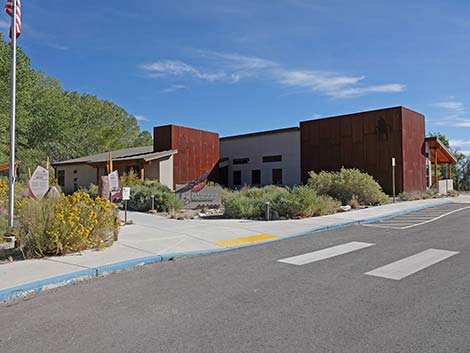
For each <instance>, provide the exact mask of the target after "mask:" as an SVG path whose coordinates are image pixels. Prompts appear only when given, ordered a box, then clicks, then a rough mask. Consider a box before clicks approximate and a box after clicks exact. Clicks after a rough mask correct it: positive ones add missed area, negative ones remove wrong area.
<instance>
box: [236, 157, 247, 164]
mask: <svg viewBox="0 0 470 353" xmlns="http://www.w3.org/2000/svg"><path fill="white" fill-rule="evenodd" d="M248 163H250V158H234V159H233V164H248Z"/></svg>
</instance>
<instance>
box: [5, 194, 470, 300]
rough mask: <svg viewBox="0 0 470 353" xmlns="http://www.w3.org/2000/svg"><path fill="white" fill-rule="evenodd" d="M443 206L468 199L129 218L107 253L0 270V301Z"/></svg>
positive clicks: (29, 262)
mask: <svg viewBox="0 0 470 353" xmlns="http://www.w3.org/2000/svg"><path fill="white" fill-rule="evenodd" d="M448 202H462V203H470V196H468V195H467V196H460V197H459V198H452V199H433V200H420V201H412V202H401V203H397V204H390V205H385V206H379V207H372V208H368V209H363V210H358V211H350V212H345V213H338V214H334V215H328V216H323V217H314V218H308V219H302V220H288V221H271V222H264V221H251V220H226V219H210V220H209V219H198V220H184V221H179V220H173V219H168V218H164V217H161V216H158V215H149V214H143V213H136V212H131V213H130V214H129V217H128V218H129V219H130V220H132V221H133V222H134V224H133V225H127V226H123V227H122V228H121V231H120V235H119V240H118V241H117V242H116V243H115V244H114V245H113V246H112V247H110V248H108V249H105V250H102V251H84V252H82V253H80V254H72V255H67V256H60V257H51V258H45V259H39V260H25V261H18V262H12V263H6V264H1V265H0V301H3V300H7V299H10V298H12V297H15V296H18V295H22V294H25V293H28V292H31V291H40V290H42V289H45V288H47V287H50V286H56V285H60V284H63V283H66V282H70V281H73V280H77V279H80V278H84V277H93V276H98V275H100V274H104V273H108V272H113V271H116V270H120V269H124V268H129V267H133V266H137V265H141V264H146V263H152V262H160V261H165V260H168V259H172V258H175V257H178V256H189V255H195V254H202V253H209V252H214V251H222V250H225V249H227V248H231V247H236V246H245V245H251V244H254V243H260V242H262V241H272V240H276V239H281V238H286V237H291V236H296V235H301V234H306V233H309V232H316V231H321V230H326V229H332V228H337V227H344V226H347V225H350V224H358V223H367V222H371V221H374V220H377V219H382V218H387V217H391V216H394V215H396V214H401V213H407V212H411V211H413V210H416V209H420V208H426V207H432V206H436V205H439V204H443V203H448Z"/></svg>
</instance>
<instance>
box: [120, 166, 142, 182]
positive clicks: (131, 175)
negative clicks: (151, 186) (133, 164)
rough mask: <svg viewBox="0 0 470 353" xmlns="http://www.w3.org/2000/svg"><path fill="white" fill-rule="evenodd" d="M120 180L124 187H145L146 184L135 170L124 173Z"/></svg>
mask: <svg viewBox="0 0 470 353" xmlns="http://www.w3.org/2000/svg"><path fill="white" fill-rule="evenodd" d="M119 179H120V180H119V181H120V183H121V185H122V186H133V185H143V184H144V183H145V182H143V181H142V179H141V178H140V177H139V175H138V174H137V172H136V171H135V170H134V169H133V168H131V170H129V172H128V173H124V174H123V175H122V176H121V178H119Z"/></svg>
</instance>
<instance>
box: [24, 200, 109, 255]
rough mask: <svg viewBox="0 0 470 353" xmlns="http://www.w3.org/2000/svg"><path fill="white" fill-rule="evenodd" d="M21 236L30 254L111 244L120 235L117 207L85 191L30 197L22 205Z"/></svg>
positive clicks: (26, 252) (73, 250)
mask: <svg viewBox="0 0 470 353" xmlns="http://www.w3.org/2000/svg"><path fill="white" fill-rule="evenodd" d="M17 224H18V225H17V229H16V233H17V237H18V241H19V243H20V247H21V250H22V252H23V255H24V256H25V257H26V258H31V257H43V256H47V255H63V254H66V253H70V252H75V251H81V250H85V249H99V248H103V247H106V246H109V245H111V244H112V243H113V241H114V239H116V238H117V232H118V219H117V209H116V208H115V206H114V205H113V204H111V203H110V202H108V201H107V200H106V199H102V198H99V197H98V198H96V200H93V199H92V198H91V197H90V195H88V194H87V193H84V192H76V193H74V194H73V195H70V196H63V195H61V196H60V197H58V198H51V199H47V198H45V199H42V200H29V201H28V202H26V203H25V204H24V205H23V206H22V208H21V209H20V212H19V216H18V222H17Z"/></svg>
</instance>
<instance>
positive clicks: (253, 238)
mask: <svg viewBox="0 0 470 353" xmlns="http://www.w3.org/2000/svg"><path fill="white" fill-rule="evenodd" d="M277 238H279V237H278V236H276V235H272V234H256V235H250V236H249V237H243V238H233V239H227V240H221V241H216V242H215V243H214V244H216V245H219V246H223V247H224V248H231V247H233V246H238V245H243V244H249V243H258V242H260V241H265V240H272V239H277Z"/></svg>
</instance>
